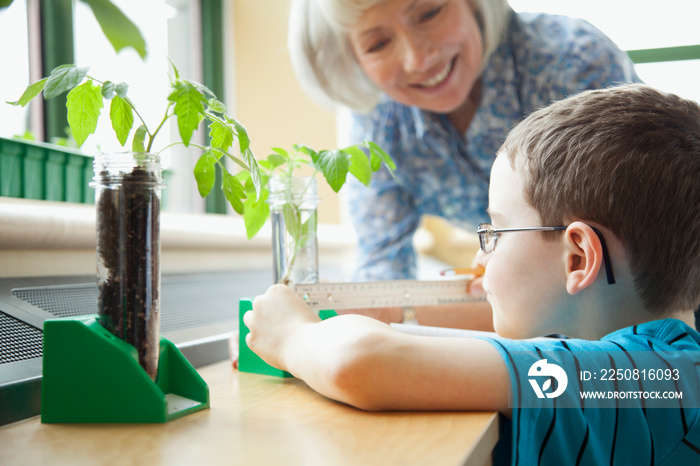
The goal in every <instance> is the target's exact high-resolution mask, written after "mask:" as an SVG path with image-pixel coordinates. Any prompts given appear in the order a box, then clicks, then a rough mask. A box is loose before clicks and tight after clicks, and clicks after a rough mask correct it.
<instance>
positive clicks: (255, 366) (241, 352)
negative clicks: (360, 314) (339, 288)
mask: <svg viewBox="0 0 700 466" xmlns="http://www.w3.org/2000/svg"><path fill="white" fill-rule="evenodd" d="M252 309H253V301H252V300H251V299H241V300H240V301H239V302H238V332H239V333H238V370H239V371H242V372H254V373H256V374H265V375H273V376H275V377H294V376H293V375H292V374H290V373H289V372H287V371H283V370H281V369H277V368H276V367H272V366H271V365H269V364H268V363H266V362H265V361H263V360H262V359H261V358H260V356H258V355H257V354H255V353H253V351H252V350H251V349H250V348H248V345H247V344H246V342H245V337H246V335H248V333H250V331H249V330H248V327H246V325H245V323H243V314H245V313H246V312H248V311H250V310H252ZM318 315H319V317H321V319H324V320H325V319H328V318H330V317H335V316H337V315H338V314H337V313H336V312H335V311H331V310H327V311H320V312H319V313H318Z"/></svg>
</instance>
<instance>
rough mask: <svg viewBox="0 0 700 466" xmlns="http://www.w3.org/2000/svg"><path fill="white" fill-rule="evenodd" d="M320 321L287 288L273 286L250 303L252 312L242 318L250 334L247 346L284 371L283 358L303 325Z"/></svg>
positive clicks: (284, 286)
mask: <svg viewBox="0 0 700 466" xmlns="http://www.w3.org/2000/svg"><path fill="white" fill-rule="evenodd" d="M320 320H321V319H320V318H319V317H318V316H317V315H316V313H315V312H314V311H312V310H311V308H310V307H309V306H307V305H306V303H305V302H304V300H302V299H301V298H300V297H299V296H297V295H296V294H294V292H293V291H292V290H291V289H290V288H289V287H288V286H286V285H272V286H271V287H270V288H268V290H267V291H266V292H265V294H263V295H260V296H258V297H256V298H255V300H253V310H252V311H248V312H246V313H245V315H244V316H243V322H244V323H245V325H246V326H247V327H248V329H249V330H250V333H249V334H248V335H247V336H246V343H247V345H248V347H249V348H250V349H251V350H253V351H254V352H255V353H256V354H257V355H258V356H260V357H261V358H262V359H263V360H264V361H265V362H266V363H268V364H270V365H271V366H273V367H276V368H278V369H282V370H287V367H286V365H285V363H284V358H285V356H286V351H287V350H288V349H289V343H290V342H292V341H294V339H295V338H296V337H297V336H298V334H299V332H300V331H301V329H302V328H303V327H304V326H305V325H306V324H311V323H316V322H320Z"/></svg>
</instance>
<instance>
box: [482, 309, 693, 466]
mask: <svg viewBox="0 0 700 466" xmlns="http://www.w3.org/2000/svg"><path fill="white" fill-rule="evenodd" d="M484 339H485V340H487V341H489V342H490V343H491V344H492V345H493V346H494V347H495V348H496V349H497V350H498V351H499V352H500V353H501V356H502V357H503V359H504V361H505V363H506V365H507V366H508V371H509V374H510V383H511V391H512V398H511V403H512V404H511V406H512V407H513V416H512V419H511V421H510V422H507V423H506V426H505V429H504V430H503V431H502V433H501V437H502V441H501V442H500V443H499V444H498V446H497V449H496V452H495V457H496V458H497V459H498V461H497V462H495V463H494V464H511V465H513V466H516V465H520V466H531V465H550V464H551V465H557V466H559V465H603V464H610V465H615V464H619V465H628V464H634V465H669V466H671V465H690V464H700V402H699V399H700V390H699V387H698V380H699V377H698V366H699V365H700V356H699V355H700V333H698V332H697V331H695V330H694V329H692V328H690V327H689V326H687V325H686V324H684V323H683V322H681V321H679V320H675V319H664V320H658V321H654V322H647V323H644V324H641V325H636V326H634V327H628V328H625V329H622V330H618V331H616V332H613V333H611V334H610V335H607V336H606V337H604V338H603V339H601V340H600V341H586V340H578V339H569V340H561V341H558V340H548V341H517V340H507V339H499V338H484ZM542 358H546V360H547V364H558V365H560V366H561V367H564V368H566V367H567V364H568V363H567V361H570V362H571V363H572V364H573V366H572V367H575V370H572V371H567V372H568V373H569V378H568V385H566V386H565V387H566V388H565V389H564V390H563V393H562V394H561V395H560V396H557V397H554V398H547V399H543V400H538V398H537V397H536V396H535V391H534V389H533V388H534V387H531V385H532V384H533V382H531V381H530V380H531V379H535V378H536V377H534V376H533V372H532V367H533V364H536V363H538V361H541V360H542ZM617 369H619V372H618V371H617ZM635 369H636V370H637V372H636V374H637V375H636V377H635V376H634V374H635V372H634V370H635ZM673 369H678V371H677V372H673ZM611 370H614V371H615V372H611ZM652 371H653V373H654V375H653V376H652V375H651V372H652ZM583 373H587V375H586V376H585V377H584V376H583ZM613 373H617V374H618V375H617V376H613V377H612V379H613V380H611V374H613ZM664 373H665V374H666V375H668V376H669V377H664V375H663V374H664ZM671 374H673V376H671ZM676 376H677V377H676ZM601 379H605V380H601ZM528 382H529V383H528ZM539 383H540V382H538V384H539ZM554 385H555V384H554V383H552V384H548V385H547V386H548V387H549V388H550V389H551V387H553V386H554ZM538 386H539V385H538ZM602 387H605V389H604V391H603V390H601V391H602V392H603V393H608V395H607V396H608V397H610V396H611V395H610V393H612V394H617V395H624V396H620V397H619V398H618V396H617V395H615V397H613V398H614V399H612V398H608V399H607V400H595V399H585V398H583V397H582V396H581V395H580V393H581V392H584V391H585V392H588V393H590V392H591V390H590V389H591V388H593V389H595V388H599V389H600V388H602ZM642 391H644V392H646V393H647V394H652V395H651V396H655V395H653V394H654V393H669V392H672V393H678V392H682V394H683V396H682V398H680V399H677V398H673V397H671V398H670V399H658V398H644V397H642V396H641V392H642ZM532 400H535V402H533V401H532ZM534 403H538V405H537V407H535V405H534Z"/></svg>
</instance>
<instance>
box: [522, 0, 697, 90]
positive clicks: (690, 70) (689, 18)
mask: <svg viewBox="0 0 700 466" xmlns="http://www.w3.org/2000/svg"><path fill="white" fill-rule="evenodd" d="M510 4H511V6H512V7H513V9H514V10H516V11H531V12H538V11H539V12H546V13H552V14H561V15H566V16H574V17H579V18H583V19H585V20H587V21H589V22H590V23H592V24H593V25H595V26H596V27H597V28H598V29H600V30H601V31H603V32H604V33H605V34H607V35H608V37H610V38H611V39H612V40H613V41H615V43H617V45H618V46H619V47H620V48H621V49H622V50H626V51H631V50H643V49H657V48H666V47H682V46H694V45H698V46H700V28H698V26H697V19H698V18H700V3H699V2H697V0H667V1H665V2H664V3H663V4H657V3H651V2H639V1H636V0H617V1H614V2H611V1H608V0H588V1H585V2H583V1H574V0H510ZM686 50H688V49H686ZM691 50H692V52H693V54H692V56H693V57H694V59H691V60H683V61H663V62H656V63H637V64H636V65H635V67H636V69H637V73H638V74H639V77H640V78H642V80H644V81H645V82H646V83H647V84H650V85H652V86H654V87H657V88H659V89H662V90H665V91H668V92H673V93H676V94H678V95H681V96H683V97H686V98H688V99H693V100H695V101H696V102H700V87H698V86H697V77H698V76H700V51H699V50H700V47H699V48H692V49H691Z"/></svg>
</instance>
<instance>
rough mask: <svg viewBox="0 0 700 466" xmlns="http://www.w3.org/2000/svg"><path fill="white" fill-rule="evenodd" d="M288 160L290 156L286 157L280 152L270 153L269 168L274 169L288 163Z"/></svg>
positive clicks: (268, 157) (268, 158)
mask: <svg viewBox="0 0 700 466" xmlns="http://www.w3.org/2000/svg"><path fill="white" fill-rule="evenodd" d="M287 160H289V156H287V157H286V158H285V157H284V156H282V155H279V154H270V155H268V156H267V163H268V167H269V170H274V169H275V168H277V167H280V166H282V165H284V164H285V163H287Z"/></svg>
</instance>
